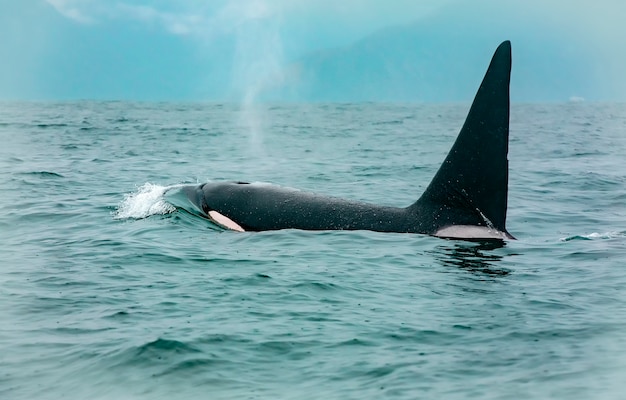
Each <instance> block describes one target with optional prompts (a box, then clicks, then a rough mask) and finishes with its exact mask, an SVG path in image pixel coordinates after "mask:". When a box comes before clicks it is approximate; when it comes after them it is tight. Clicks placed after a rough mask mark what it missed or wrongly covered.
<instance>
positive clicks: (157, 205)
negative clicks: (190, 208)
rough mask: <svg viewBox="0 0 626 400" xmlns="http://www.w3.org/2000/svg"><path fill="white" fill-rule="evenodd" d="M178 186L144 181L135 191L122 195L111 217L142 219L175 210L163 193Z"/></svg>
mask: <svg viewBox="0 0 626 400" xmlns="http://www.w3.org/2000/svg"><path fill="white" fill-rule="evenodd" d="M175 187H178V186H160V185H155V184H152V183H145V184H144V185H143V186H141V187H140V188H139V189H137V191H136V192H134V193H130V194H127V195H125V196H124V200H122V202H121V203H120V204H119V206H118V207H117V210H116V211H115V213H114V215H113V218H115V219H142V218H147V217H149V216H151V215H162V214H169V213H172V212H174V211H176V207H174V206H173V205H171V204H169V203H168V202H166V201H165V199H164V198H163V195H164V194H165V193H166V192H167V191H168V190H170V189H172V188H175Z"/></svg>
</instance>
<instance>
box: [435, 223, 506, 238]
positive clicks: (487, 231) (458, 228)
mask: <svg viewBox="0 0 626 400" xmlns="http://www.w3.org/2000/svg"><path fill="white" fill-rule="evenodd" d="M435 236H437V237H440V238H447V239H509V236H508V235H507V234H506V233H504V232H502V231H499V230H497V229H495V228H488V227H486V226H476V225H450V226H446V227H445V228H441V229H439V230H438V231H437V232H435Z"/></svg>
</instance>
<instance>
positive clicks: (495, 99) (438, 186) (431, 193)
mask: <svg viewBox="0 0 626 400" xmlns="http://www.w3.org/2000/svg"><path fill="white" fill-rule="evenodd" d="M510 78H511V43H510V42H509V41H505V42H503V43H502V44H500V46H498V48H497V49H496V51H495V53H494V55H493V58H492V59H491V63H490V64H489V68H488V69H487V72H486V73H485V77H484V78H483V81H482V83H481V85H480V88H479V89H478V92H477V93H476V97H475V98H474V101H473V103H472V106H471V108H470V110H469V113H468V115H467V118H466V119H465V123H464V124H463V128H462V129H461V132H460V133H459V135H458V137H457V139H456V141H455V143H454V145H453V146H452V149H451V150H450V152H449V153H448V156H447V157H446V159H445V161H444V162H443V164H442V165H441V167H440V168H439V171H437V174H436V175H435V177H434V178H433V180H432V181H431V182H430V184H429V185H428V188H427V189H426V191H425V192H424V194H423V195H422V196H421V197H420V199H419V200H418V201H417V202H416V203H415V204H413V205H412V206H411V207H410V208H412V209H415V210H421V211H420V212H421V213H422V212H426V213H432V215H433V221H432V229H433V231H434V232H436V231H437V230H438V229H441V228H443V227H445V226H450V225H478V226H486V227H488V228H495V229H497V230H499V231H501V232H504V233H507V232H506V228H505V225H506V209H507V192H508V180H509V178H508V159H507V154H508V142H509V105H510V104H509V102H510V101H509V82H510ZM434 232H433V233H434ZM507 235H508V233H507Z"/></svg>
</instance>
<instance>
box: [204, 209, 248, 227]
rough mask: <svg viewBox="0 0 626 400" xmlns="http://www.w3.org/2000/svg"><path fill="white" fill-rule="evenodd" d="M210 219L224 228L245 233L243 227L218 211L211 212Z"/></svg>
mask: <svg viewBox="0 0 626 400" xmlns="http://www.w3.org/2000/svg"><path fill="white" fill-rule="evenodd" d="M209 218H211V221H213V222H215V223H216V224H218V225H219V226H221V227H222V228H226V229H230V230H233V231H237V232H245V229H243V228H242V227H241V225H239V224H238V223H236V222H235V221H233V220H232V219H230V218H228V217H227V216H225V215H222V214H220V213H218V212H217V211H209Z"/></svg>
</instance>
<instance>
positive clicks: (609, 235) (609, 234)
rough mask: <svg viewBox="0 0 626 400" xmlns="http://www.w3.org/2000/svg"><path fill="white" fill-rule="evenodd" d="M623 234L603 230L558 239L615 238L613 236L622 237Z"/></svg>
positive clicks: (624, 234) (565, 240) (625, 234)
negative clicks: (601, 231)
mask: <svg viewBox="0 0 626 400" xmlns="http://www.w3.org/2000/svg"><path fill="white" fill-rule="evenodd" d="M624 236H626V233H625V232H616V231H612V232H604V233H599V232H592V233H590V234H588V235H573V236H568V237H563V238H561V239H560V241H561V242H569V241H570V240H574V239H583V240H594V239H615V238H619V237H624Z"/></svg>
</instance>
